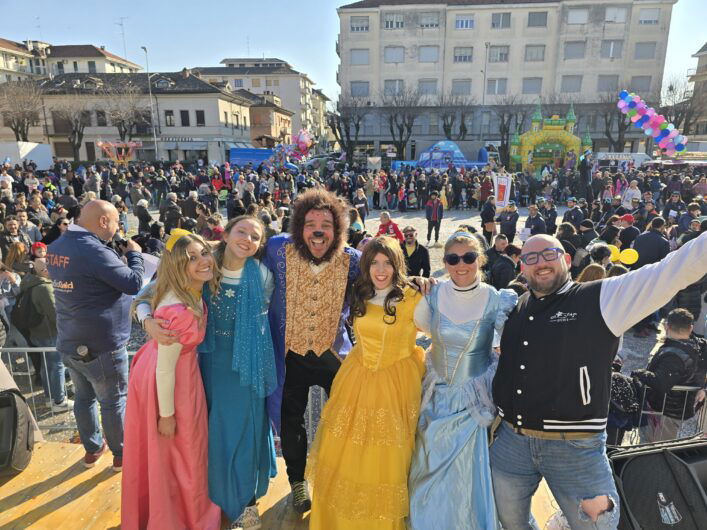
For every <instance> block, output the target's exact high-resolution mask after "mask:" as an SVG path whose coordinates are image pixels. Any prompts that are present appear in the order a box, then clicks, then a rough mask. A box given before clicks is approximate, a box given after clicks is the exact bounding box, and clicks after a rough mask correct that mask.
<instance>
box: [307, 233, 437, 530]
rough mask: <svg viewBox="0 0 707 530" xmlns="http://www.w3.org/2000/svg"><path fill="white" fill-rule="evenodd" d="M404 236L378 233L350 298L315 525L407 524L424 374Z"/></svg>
mask: <svg viewBox="0 0 707 530" xmlns="http://www.w3.org/2000/svg"><path fill="white" fill-rule="evenodd" d="M405 270H406V268H405V259H404V257H403V253H402V250H401V247H400V243H398V241H397V240H395V239H393V238H390V237H385V236H384V237H376V238H374V239H372V240H371V241H370V242H369V243H368V244H367V245H366V247H365V249H364V251H363V255H362V256H361V273H360V276H359V278H358V279H357V280H356V283H355V284H354V288H353V292H352V296H351V313H352V315H353V330H354V335H355V336H356V345H355V346H354V348H353V349H352V350H351V353H349V355H348V357H347V358H346V360H345V361H344V362H343V364H342V366H341V368H340V369H339V372H338V374H337V375H336V378H335V379H334V383H333V385H332V389H331V398H330V399H329V401H328V402H327V404H326V406H325V407H324V410H323V411H322V418H321V420H320V423H319V427H318V429H317V435H316V437H315V440H314V445H313V446H312V451H311V455H310V457H309V460H308V463H307V472H306V476H307V479H308V480H309V481H310V484H311V485H312V486H313V490H314V496H313V499H312V512H311V515H310V523H309V527H310V529H312V530H341V529H347V530H348V529H354V530H363V529H366V530H377V529H391V530H392V529H401V530H402V529H404V528H405V522H404V520H405V517H406V516H407V515H408V508H409V504H408V488H407V477H408V471H409V468H410V460H411V457H412V452H413V449H414V447H415V428H416V426H417V418H418V414H419V409H420V399H421V385H422V377H423V375H424V371H425V368H424V360H423V351H422V348H420V347H419V346H416V345H415V337H416V334H417V328H416V326H415V323H414V320H413V314H414V312H415V306H416V305H417V303H418V301H419V300H420V298H421V295H420V294H419V293H417V292H416V291H415V290H414V289H411V288H410V287H407V286H406V278H405Z"/></svg>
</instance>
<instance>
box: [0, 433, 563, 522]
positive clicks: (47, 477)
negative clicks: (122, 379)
mask: <svg viewBox="0 0 707 530" xmlns="http://www.w3.org/2000/svg"><path fill="white" fill-rule="evenodd" d="M83 454H84V451H83V447H82V446H81V445H77V444H64V443H56V442H46V443H41V444H37V446H36V450H35V454H34V457H33V458H32V463H31V464H30V466H29V468H28V469H26V470H25V471H23V472H22V473H20V474H19V475H17V476H16V477H13V478H9V479H8V478H5V479H0V529H8V530H9V529H18V530H20V529H22V530H24V529H26V528H31V529H37V530H45V529H46V530H63V529H71V530H74V529H81V530H93V529H95V530H104V529H117V528H120V477H121V475H120V473H114V472H113V471H112V470H111V468H110V464H111V458H110V457H107V456H106V457H103V458H102V459H101V460H100V461H99V462H98V464H96V467H94V468H93V469H85V468H84V467H83V466H82V465H81V459H82V458H83ZM278 470H279V473H278V475H277V477H276V478H275V479H273V481H272V483H271V485H270V488H269V490H268V494H267V495H266V496H265V497H263V498H262V499H260V501H259V502H258V507H259V509H260V513H261V515H262V519H263V526H262V528H263V530H306V529H307V528H308V519H307V516H306V515H305V516H301V515H299V514H297V513H295V512H294V510H292V507H291V502H292V501H291V498H290V487H289V484H288V483H287V477H286V475H285V464H284V462H283V460H282V459H281V458H280V459H278ZM551 499H552V497H551V495H550V493H549V491H548V489H547V486H546V485H545V483H544V482H543V483H542V484H541V487H540V489H539V490H538V493H537V494H536V495H535V497H534V498H533V515H534V516H535V518H536V520H537V521H538V523H539V524H540V527H541V528H542V527H543V526H544V523H545V521H547V519H548V518H549V517H550V516H551V515H552V513H553V512H554V511H555V509H554V508H553V507H552V504H551Z"/></svg>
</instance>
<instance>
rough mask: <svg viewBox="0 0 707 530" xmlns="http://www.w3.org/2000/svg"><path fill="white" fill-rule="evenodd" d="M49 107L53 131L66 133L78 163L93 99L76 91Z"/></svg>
mask: <svg viewBox="0 0 707 530" xmlns="http://www.w3.org/2000/svg"><path fill="white" fill-rule="evenodd" d="M51 107H52V121H53V122H54V129H55V131H57V132H59V131H62V132H66V135H67V136H66V137H67V139H68V140H69V143H70V144H71V149H72V151H73V156H74V160H75V161H78V160H79V159H80V157H79V150H80V149H81V144H82V143H83V135H84V131H85V129H86V127H87V126H89V125H91V112H92V111H93V109H94V107H95V106H94V103H93V98H92V97H91V96H89V95H85V94H82V93H81V92H79V91H78V90H77V91H74V92H68V93H67V94H66V95H62V96H60V99H58V100H57V101H56V103H54V104H52V105H51Z"/></svg>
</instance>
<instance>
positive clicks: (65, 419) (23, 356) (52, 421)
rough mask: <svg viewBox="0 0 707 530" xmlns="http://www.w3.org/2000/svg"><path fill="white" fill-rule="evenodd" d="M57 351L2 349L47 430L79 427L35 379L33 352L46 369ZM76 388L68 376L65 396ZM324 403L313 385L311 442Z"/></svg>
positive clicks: (309, 414) (323, 395) (4, 359)
mask: <svg viewBox="0 0 707 530" xmlns="http://www.w3.org/2000/svg"><path fill="white" fill-rule="evenodd" d="M56 351H57V350H56V348H29V347H26V348H24V347H23V348H0V359H2V362H3V363H4V364H5V366H7V369H8V371H9V372H10V375H11V376H12V378H13V379H14V380H15V383H16V384H17V386H18V387H19V389H20V392H22V394H23V395H24V396H25V398H26V400H27V403H28V405H29V407H30V410H31V411H32V414H33V415H34V418H35V419H36V420H37V424H38V425H39V428H40V429H41V430H42V432H43V433H49V432H51V433H57V432H62V431H75V430H76V418H75V417H74V413H73V410H67V411H66V412H56V411H54V410H52V406H51V403H52V402H53V399H52V396H51V389H49V396H48V397H46V398H45V396H44V388H43V386H42V385H41V383H40V384H38V383H36V382H35V381H34V377H36V374H37V372H36V368H34V367H33V363H32V360H31V357H32V354H37V355H40V356H41V366H42V367H43V368H42V369H43V370H45V371H46V366H47V357H46V356H47V353H55V352H56ZM135 353H136V352H128V357H132V356H133V355H135ZM33 368H34V369H33ZM44 377H46V374H44ZM47 386H48V385H47ZM72 387H73V384H72V383H71V380H70V379H69V378H68V377H67V379H66V382H65V385H64V391H65V395H67V396H69V395H70V394H71V393H72V392H73V388H72ZM324 403H326V393H325V392H324V390H323V389H322V388H320V387H312V388H310V389H309V405H308V406H307V411H306V413H305V424H306V429H307V440H308V441H309V443H311V442H312V441H313V440H314V433H315V432H316V428H317V425H318V424H319V416H320V414H321V411H322V408H323V407H324Z"/></svg>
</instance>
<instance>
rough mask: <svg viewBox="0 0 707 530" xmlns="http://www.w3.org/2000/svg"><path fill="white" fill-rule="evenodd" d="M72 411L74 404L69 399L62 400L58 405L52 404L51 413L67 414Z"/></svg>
mask: <svg viewBox="0 0 707 530" xmlns="http://www.w3.org/2000/svg"><path fill="white" fill-rule="evenodd" d="M70 410H74V402H73V401H72V400H71V399H69V398H64V401H62V402H61V403H59V404H56V403H52V412H67V411H70Z"/></svg>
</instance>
